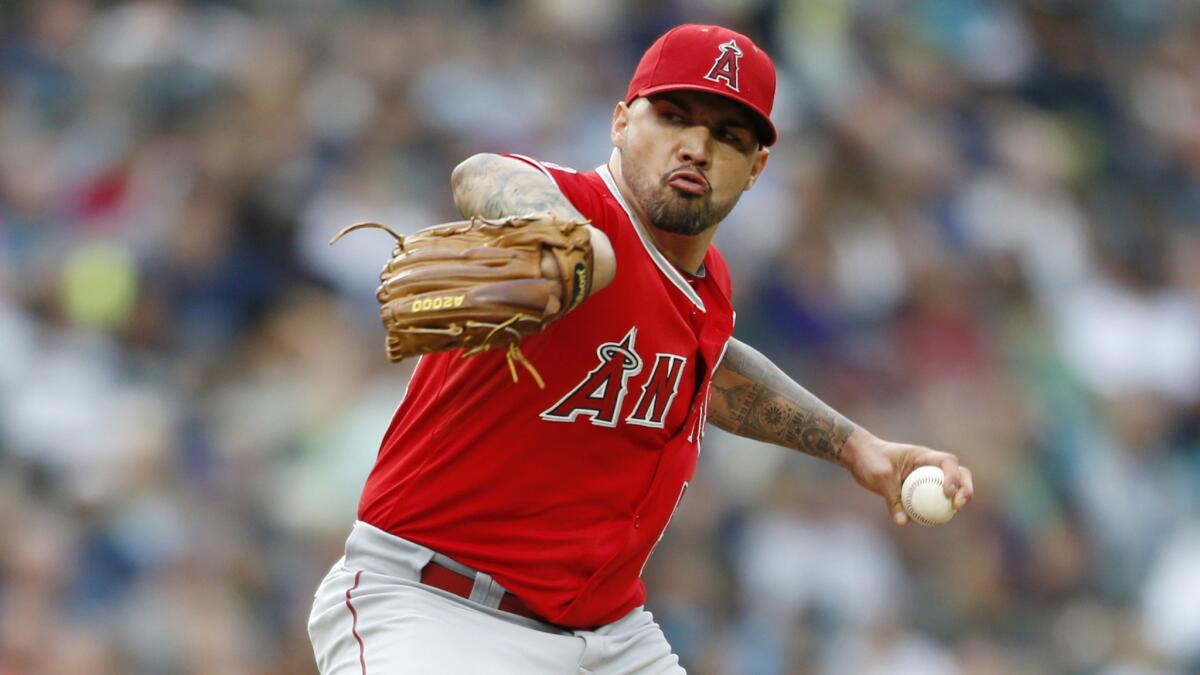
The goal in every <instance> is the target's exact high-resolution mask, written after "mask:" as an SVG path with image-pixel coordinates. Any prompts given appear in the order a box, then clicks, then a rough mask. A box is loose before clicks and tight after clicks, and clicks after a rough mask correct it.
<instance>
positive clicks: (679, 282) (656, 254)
mask: <svg viewBox="0 0 1200 675" xmlns="http://www.w3.org/2000/svg"><path fill="white" fill-rule="evenodd" d="M596 173H598V174H599V175H600V178H601V180H603V181H604V185H605V187H607V188H608V191H609V192H611V193H612V196H613V197H614V198H616V200H617V203H618V204H620V205H621V208H623V209H625V215H627V216H629V222H631V223H633V231H634V232H637V236H638V239H640V240H641V242H642V246H643V247H645V249H646V253H648V254H649V255H650V259H651V260H653V261H654V264H655V265H657V266H658V270H659V271H660V272H662V273H663V275H664V276H666V277H667V280H668V281H670V282H671V283H672V284H674V286H675V288H678V289H679V291H680V292H681V293H683V294H684V295H686V296H687V298H688V300H691V301H692V304H693V305H695V306H696V308H697V309H699V310H700V311H701V312H704V311H706V310H705V309H704V301H703V300H701V299H700V295H699V294H697V293H696V291H695V289H693V288H692V287H691V286H690V285H689V284H688V282H687V280H685V279H684V278H683V274H682V273H680V271H679V270H678V269H676V268H675V266H674V265H672V264H671V263H670V262H668V261H667V259H666V257H664V256H663V254H662V252H661V251H659V250H658V247H656V246H655V245H654V242H653V241H651V240H650V235H648V234H646V226H645V224H644V223H642V221H641V220H640V219H639V218H638V217H637V214H636V213H634V211H633V209H631V208H629V203H628V202H626V201H625V197H624V195H622V194H621V191H620V190H619V189H618V188H617V183H616V181H615V180H613V176H612V173H610V172H609V170H608V165H607V164H601V165H600V166H598V167H596Z"/></svg>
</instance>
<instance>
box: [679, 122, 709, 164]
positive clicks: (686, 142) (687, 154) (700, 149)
mask: <svg viewBox="0 0 1200 675" xmlns="http://www.w3.org/2000/svg"><path fill="white" fill-rule="evenodd" d="M711 142H712V133H711V132H710V131H709V130H708V127H706V126H704V125H702V124H697V125H694V126H690V127H688V128H686V129H684V130H683V133H682V134H681V135H680V139H679V146H678V149H677V150H676V151H675V155H676V157H677V158H678V159H679V161H680V162H682V163H685V164H692V165H694V166H698V167H700V168H708V162H709V144H710V143H711Z"/></svg>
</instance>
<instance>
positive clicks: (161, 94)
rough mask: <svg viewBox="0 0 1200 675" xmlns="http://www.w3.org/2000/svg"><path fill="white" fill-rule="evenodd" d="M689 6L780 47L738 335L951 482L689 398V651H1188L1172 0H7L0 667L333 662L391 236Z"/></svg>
mask: <svg viewBox="0 0 1200 675" xmlns="http://www.w3.org/2000/svg"><path fill="white" fill-rule="evenodd" d="M682 22H718V23H724V24H726V25H728V26H730V27H732V28H735V29H738V30H741V31H743V32H746V33H748V34H750V35H752V36H753V37H754V38H755V39H756V40H758V41H759V42H760V44H762V45H763V46H765V47H766V48H767V49H768V51H770V52H771V53H772V54H773V55H774V56H775V58H776V62H777V65H778V67H779V75H780V81H779V92H778V96H777V100H776V110H777V112H776V122H777V125H778V126H779V128H780V130H781V139H780V141H779V143H778V145H776V146H775V147H774V148H772V152H771V160H770V162H769V166H768V168H767V171H766V173H765V175H764V176H763V178H762V180H760V181H759V182H758V184H757V185H756V186H755V188H754V189H753V190H752V191H750V192H749V193H747V194H746V196H745V197H744V198H743V199H742V202H741V204H740V205H739V207H738V208H737V209H735V210H734V212H733V214H732V215H731V217H730V218H729V219H728V221H727V222H725V223H724V224H723V225H722V226H721V230H720V231H719V233H718V236H717V243H718V245H719V246H720V247H721V248H722V250H723V251H724V253H725V255H726V257H727V259H728V260H729V261H730V266H731V268H732V271H733V274H734V286H735V292H736V305H737V307H738V319H739V322H738V329H737V335H738V337H739V338H741V339H743V340H745V341H747V342H750V343H751V344H753V345H755V346H757V347H759V348H760V349H761V350H762V351H764V352H765V353H767V354H768V355H769V356H771V357H772V358H773V359H775V360H776V362H778V363H779V364H781V365H782V366H784V367H785V369H786V370H787V371H788V372H789V373H791V374H792V375H793V376H794V377H795V378H796V379H797V380H798V381H800V382H801V383H802V384H804V385H805V386H806V387H808V388H809V389H810V390H812V391H813V392H815V393H817V394H818V395H820V396H821V397H823V398H824V399H825V400H826V401H828V402H829V403H831V404H832V405H834V406H835V407H836V408H838V409H839V410H841V411H842V412H844V413H846V414H847V415H848V416H849V417H851V418H852V419H853V420H855V421H856V422H858V423H860V424H862V425H863V426H866V427H867V428H868V429H871V430H872V431H874V432H875V433H877V434H878V435H881V436H883V437H885V438H888V439H892V440H899V441H907V442H913V443H920V444H925V445H930V446H932V447H935V448H938V449H942V450H947V451H951V452H955V453H957V454H959V455H960V457H961V458H962V460H963V462H964V463H966V464H967V465H968V466H970V467H971V468H972V469H973V470H974V475H975V484H976V498H975V501H974V503H973V504H972V505H971V506H970V507H969V508H968V509H967V510H965V511H964V512H963V513H961V514H959V515H958V516H957V518H956V519H955V520H954V521H952V522H951V523H950V524H948V525H946V526H944V527H941V528H936V529H924V528H920V527H917V526H910V527H907V528H904V529H900V528H895V527H893V526H892V525H891V524H890V522H889V520H888V517H887V510H886V506H885V505H884V504H883V502H882V500H881V499H879V498H878V497H875V496H873V495H870V494H867V493H866V492H865V491H863V490H862V489H861V488H859V487H858V486H857V485H856V484H854V482H853V480H852V479H850V478H849V477H848V476H847V475H846V474H845V473H844V472H842V471H841V470H840V469H837V468H835V467H832V466H830V465H827V464H824V463H822V462H819V461H817V460H813V459H811V458H808V457H805V456H801V455H796V454H794V453H791V452H789V451H785V450H782V449H779V448H773V447H770V446H766V445H760V444H757V443H755V442H751V441H746V440H742V439H738V438H735V437H732V436H729V435H727V434H723V433H721V432H720V431H717V430H710V433H709V434H708V436H707V437H706V439H705V447H704V452H703V454H702V457H701V465H700V468H699V471H698V475H697V477H696V479H695V480H694V481H693V483H692V486H691V489H689V491H688V497H687V499H686V500H685V501H684V503H683V504H682V506H681V509H680V511H679V513H678V514H677V516H676V518H675V520H674V522H673V524H672V525H671V528H670V529H669V530H668V532H667V535H666V537H665V538H664V540H663V542H662V544H661V545H660V546H659V548H658V550H657V552H656V553H655V555H654V557H653V558H652V559H651V561H650V563H649V565H648V567H647V569H646V573H645V578H646V581H647V585H648V586H649V589H650V600H649V603H648V606H649V608H650V609H651V610H652V611H653V612H654V613H655V615H656V617H657V618H658V620H659V621H660V623H661V624H662V626H663V628H664V630H665V631H666V633H667V636H668V638H669V639H670V641H671V642H672V644H673V645H674V647H675V649H676V650H677V653H678V654H679V655H680V658H681V660H682V662H683V664H684V665H685V666H686V667H687V668H688V669H689V672H691V673H696V674H704V675H720V674H732V675H773V674H783V673H816V674H818V675H842V674H884V673H886V674H889V675H906V674H909V673H913V674H920V675H941V674H947V675H950V674H964V675H965V674H979V675H993V674H995V675H1000V674H1011V673H1022V674H1038V673H1067V674H1080V675H1084V674H1096V675H1174V674H1176V673H1197V672H1200V5H1197V4H1196V3H1194V2H1190V1H1189V0H1076V1H1071V0H1010V1H1001V0H694V1H688V2H684V0H656V1H645V2H643V1H635V0H623V1H614V2H595V1H593V0H474V1H468V0H440V1H437V2H434V1H433V0H424V1H422V0H409V1H407V2H383V1H381V0H358V1H356V2H350V1H348V0H345V1H337V0H298V1H296V2H284V1H283V0H240V1H232V0H230V1H226V2H218V1H209V2H199V1H196V2H182V1H175V2H172V1H165V0H163V1H150V0H143V1H139V2H117V1H96V2H89V1H86V0H36V1H34V0H24V1H17V0H14V1H10V2H5V3H3V7H2V9H0V675H37V674H43V673H45V674H51V673H52V674H55V675H85V674H86V675H110V674H111V675H125V674H130V675H140V674H143V673H145V674H155V675H163V674H174V673H178V674H189V675H190V674H199V673H204V674H206V675H222V674H228V675H241V674H254V675H283V674H287V675H291V674H307V673H315V667H314V665H313V663H312V655H311V650H310V647H309V644H308V640H307V636H306V634H305V621H306V619H307V615H308V609H309V606H310V602H311V598H312V593H313V591H314V590H315V588H316V585H317V582H318V581H319V579H320V578H321V577H322V576H323V575H324V573H325V571H326V569H327V568H328V566H329V565H331V564H332V563H333V562H334V561H335V560H336V559H337V557H338V556H339V555H340V553H341V546H342V542H343V540H344V537H345V536H346V534H347V533H348V531H349V528H350V525H351V523H352V522H353V520H354V514H355V507H356V502H357V498H358V494H359V489H360V488H361V485H362V483H363V480H364V479H365V477H366V473H367V471H368V470H369V468H370V465H371V462H372V460H373V458H374V454H375V451H376V449H377V447H378V442H379V439H380V438H381V436H382V433H383V431H384V429H385V427H386V425H387V422H388V421H389V419H390V417H391V414H392V412H393V411H394V409H395V406H396V405H397V404H398V402H399V400H400V398H401V396H402V394H403V392H404V388H405V384H406V382H407V378H408V375H409V373H410V372H411V365H409V364H402V365H399V366H397V365H390V364H388V363H387V362H386V360H385V358H384V355H383V348H382V347H383V344H382V342H383V340H382V335H381V330H380V327H379V325H378V315H377V313H376V308H375V304H374V298H373V291H374V285H375V280H376V277H375V270H376V265H377V264H378V263H380V262H381V261H382V259H383V256H385V255H386V253H387V252H388V251H389V250H390V248H391V241H390V239H389V238H388V237H387V236H386V235H383V234H380V233H364V234H360V235H357V236H355V237H351V238H348V239H347V240H345V241H343V242H340V243H339V244H338V246H336V247H332V248H330V247H328V246H326V241H327V240H328V239H329V237H330V235H331V234H332V233H333V232H335V231H336V230H337V229H338V228H340V227H341V226H343V225H346V224H348V223H351V222H355V221H358V220H368V219H369V220H376V221H380V222H385V223H390V224H392V225H393V226H395V227H397V228H398V229H400V230H412V229H416V228H418V227H422V226H425V225H428V224H432V223H435V222H440V221H443V220H450V219H453V218H454V217H455V215H456V214H455V212H454V210H453V205H452V202H451V200H450V191H449V186H448V177H449V173H450V170H451V169H452V168H453V166H454V165H455V164H456V163H457V162H458V161H460V160H462V159H464V158H465V157H467V156H469V155H470V154H473V153H475V152H481V151H493V152H504V151H513V152H521V153H524V154H529V155H534V156H537V157H540V158H542V159H545V160H549V161H553V162H557V163H559V164H566V165H571V166H576V167H578V168H581V169H587V168H591V167H594V166H597V165H599V164H601V163H603V162H604V161H606V159H607V157H608V154H609V149H610V145H609V141H608V121H609V116H610V113H611V111H612V107H613V105H614V104H615V102H616V101H617V100H618V99H619V98H621V97H622V96H623V94H624V91H625V85H626V83H627V80H628V77H629V75H630V73H632V70H633V66H634V65H635V63H636V59H637V58H638V56H639V55H640V53H641V51H642V50H643V49H644V48H645V47H646V46H647V45H648V44H649V43H650V42H651V41H652V40H653V38H654V37H656V36H657V35H658V34H660V33H661V32H662V31H664V30H666V29H667V28H670V27H671V26H673V25H676V24H678V23H682Z"/></svg>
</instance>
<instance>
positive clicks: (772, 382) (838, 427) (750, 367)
mask: <svg viewBox="0 0 1200 675" xmlns="http://www.w3.org/2000/svg"><path fill="white" fill-rule="evenodd" d="M708 419H709V420H711V421H712V422H713V423H714V424H716V425H717V426H718V427H721V428H722V429H724V430H726V431H728V432H730V433H734V434H737V435H739V436H745V437H747V438H753V439H754V440H756V441H765V442H767V443H774V444H776V445H782V446H783V447H785V448H792V449H793V450H799V451H800V452H803V453H805V454H808V455H812V456H813V457H819V458H821V459H826V460H829V461H831V462H835V463H841V460H842V449H843V448H844V447H845V446H846V441H847V439H849V438H850V435H851V434H853V433H854V431H855V430H856V429H857V428H858V427H856V426H855V425H854V423H853V422H851V421H850V420H848V419H846V418H845V417H843V416H842V415H841V414H839V413H838V412H837V411H836V410H834V409H833V408H830V407H829V406H828V405H825V403H823V402H822V401H821V399H819V398H817V397H816V396H813V395H812V394H811V393H809V391H808V390H807V389H805V388H804V387H801V386H800V385H799V384H796V382H795V380H793V379H792V378H790V377H788V376H787V375H786V374H784V372H783V371H782V370H780V369H779V367H778V366H776V365H775V364H774V363H772V362H771V360H770V359H768V358H767V357H765V356H763V355H762V354H760V353H758V352H757V351H755V350H754V349H753V348H751V347H750V346H749V345H747V344H745V343H744V342H740V341H738V340H735V339H730V341H729V347H728V349H726V350H725V358H724V360H722V361H721V366H720V368H718V369H717V372H716V374H715V375H714V376H713V382H712V398H711V399H710V401H709V412H708Z"/></svg>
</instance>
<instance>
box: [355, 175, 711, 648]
mask: <svg viewBox="0 0 1200 675" xmlns="http://www.w3.org/2000/svg"><path fill="white" fill-rule="evenodd" d="M517 157H518V158H519V159H521V160H523V161H526V162H528V163H530V164H532V165H534V166H536V167H537V168H539V169H541V170H542V171H543V172H545V173H546V174H547V175H548V176H550V177H551V178H552V179H553V180H554V181H555V182H556V183H557V185H558V187H559V189H560V190H561V191H562V193H563V195H565V196H566V197H567V199H569V200H570V201H571V203H572V204H574V206H575V208H576V209H578V210H579V212H580V213H582V214H583V215H584V217H586V218H589V219H591V221H592V225H593V226H594V227H597V228H599V229H600V230H602V231H603V232H604V233H605V234H606V235H608V238H609V240H610V241H611V242H612V247H613V251H614V253H615V254H616V260H617V272H616V277H615V279H614V280H613V281H612V283H611V284H610V285H609V286H608V287H607V288H605V289H603V290H601V291H599V292H597V293H596V294H595V295H592V296H590V297H589V298H587V300H585V301H584V302H583V304H581V305H580V306H579V307H578V308H576V309H575V310H574V311H572V312H571V313H569V314H567V315H566V316H564V317H562V318H561V319H559V320H558V321H556V322H554V323H552V324H550V325H549V326H548V327H547V328H546V330H545V331H544V332H542V333H539V334H537V335H532V336H529V337H526V338H525V339H524V340H523V341H522V343H521V350H522V352H524V354H525V356H526V357H527V358H528V359H529V361H530V362H531V363H533V365H534V366H535V367H536V368H537V369H538V371H539V372H540V373H541V375H542V377H543V378H544V379H545V382H546V388H545V389H538V387H537V385H536V383H535V382H534V381H533V378H530V377H523V378H521V381H520V382H519V383H517V384H514V383H513V381H512V378H511V376H510V375H509V370H508V367H507V365H506V363H505V359H504V353H503V350H491V351H488V352H484V353H481V354H478V355H476V356H472V357H470V358H465V359H464V358H462V355H461V352H457V351H455V352H446V353H441V354H431V355H426V356H423V357H422V358H421V361H420V363H419V364H418V365H417V368H416V371H415V372H414V373H413V376H412V380H411V381H410V383H409V388H408V393H407V394H406V395H405V398H404V401H403V403H402V404H401V405H400V408H399V409H398V410H397V411H396V414H395V417H394V418H393V419H392V423H391V425H390V426H389V427H388V430H387V433H386V435H385V436H384V439H383V443H382V446H381V447H380V451H379V456H378V458H377V460H376V463H375V467H374V468H373V469H372V470H371V474H370V476H369V477H368V479H367V484H366V487H365V488H364V491H363V496H362V501H361V503H360V504H359V513H358V517H359V519H360V520H362V521H364V522H367V523H369V524H371V525H374V526H375V527H378V528H380V529H382V530H385V531H387V532H391V533H393V534H395V535H397V536H400V537H404V538H406V539H409V540H411V541H414V542H417V543H418V544H422V545H424V546H427V547H429V548H432V549H434V550H435V551H438V552H440V553H443V554H445V555H448V556H450V557H451V558H453V559H455V560H458V561H459V562H461V563H463V564H466V565H470V566H471V567H474V568H476V569H478V570H481V571H483V572H486V573H488V574H490V575H491V576H492V577H493V578H495V579H496V580H497V581H499V582H500V583H501V584H503V585H504V586H505V588H507V589H508V590H509V591H510V592H512V593H514V594H515V595H516V596H517V597H519V598H520V599H521V600H522V601H523V602H524V603H525V604H526V605H528V606H529V607H530V608H531V609H532V610H534V611H535V612H537V613H538V614H540V615H541V616H542V617H543V618H545V619H546V620H547V621H550V622H552V623H557V624H561V625H565V626H573V627H581V628H582V627H591V626H596V625H600V624H605V623H609V622H611V621H614V620H616V619H618V618H620V617H621V616H624V615H625V614H626V613H627V612H628V611H629V610H631V609H633V608H634V607H636V606H638V605H640V604H642V603H643V602H644V600H645V597H646V589H645V586H644V585H643V584H642V581H641V572H642V568H643V566H644V565H645V563H646V560H647V559H648V558H649V557H650V553H651V551H652V550H653V548H654V545H655V544H656V543H657V542H658V540H659V538H660V537H661V535H662V532H663V530H664V529H665V528H666V526H667V522H668V521H669V520H670V519H671V516H672V514H673V513H674V511H675V508H676V507H677V505H678V504H679V501H680V500H681V499H682V498H683V492H684V490H686V488H687V484H688V481H689V480H690V479H691V477H692V474H693V472H694V471H695V468H696V460H697V457H698V455H699V451H700V437H701V434H702V432H703V429H704V421H705V412H706V407H707V402H708V391H709V383H710V380H711V378H712V375H713V371H714V370H715V368H716V366H717V364H718V362H719V361H720V359H721V356H722V355H723V352H724V348H725V345H726V343H727V342H728V340H729V338H730V336H731V335H732V334H733V322H734V313H733V307H732V305H731V304H730V280H729V272H728V269H727V268H726V266H725V262H724V260H723V259H722V258H721V254H720V253H719V252H718V251H717V249H716V248H715V247H711V246H710V247H709V249H708V252H707V254H706V255H705V257H704V268H703V269H704V274H703V275H702V276H691V275H685V274H683V273H681V272H680V271H679V270H677V269H676V268H675V267H673V266H672V265H671V264H670V263H669V262H668V261H667V260H666V259H665V258H664V257H663V256H662V254H661V253H659V251H658V250H657V249H656V248H655V247H654V245H653V243H651V241H650V239H649V238H648V237H647V235H646V234H645V232H644V230H643V229H642V226H641V225H635V223H634V219H635V216H634V213H633V211H631V210H630V209H629V207H628V205H627V204H626V203H625V202H624V198H623V197H622V196H621V195H620V193H619V192H618V191H617V186H616V184H615V183H614V181H613V177H612V175H611V174H610V173H609V171H608V168H607V167H605V166H601V167H599V168H598V169H596V170H595V171H591V172H588V173H577V172H576V171H574V170H573V169H566V168H563V167H558V166H554V165H550V164H543V163H540V162H537V161H535V160H532V159H529V158H526V157H519V156H517Z"/></svg>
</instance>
